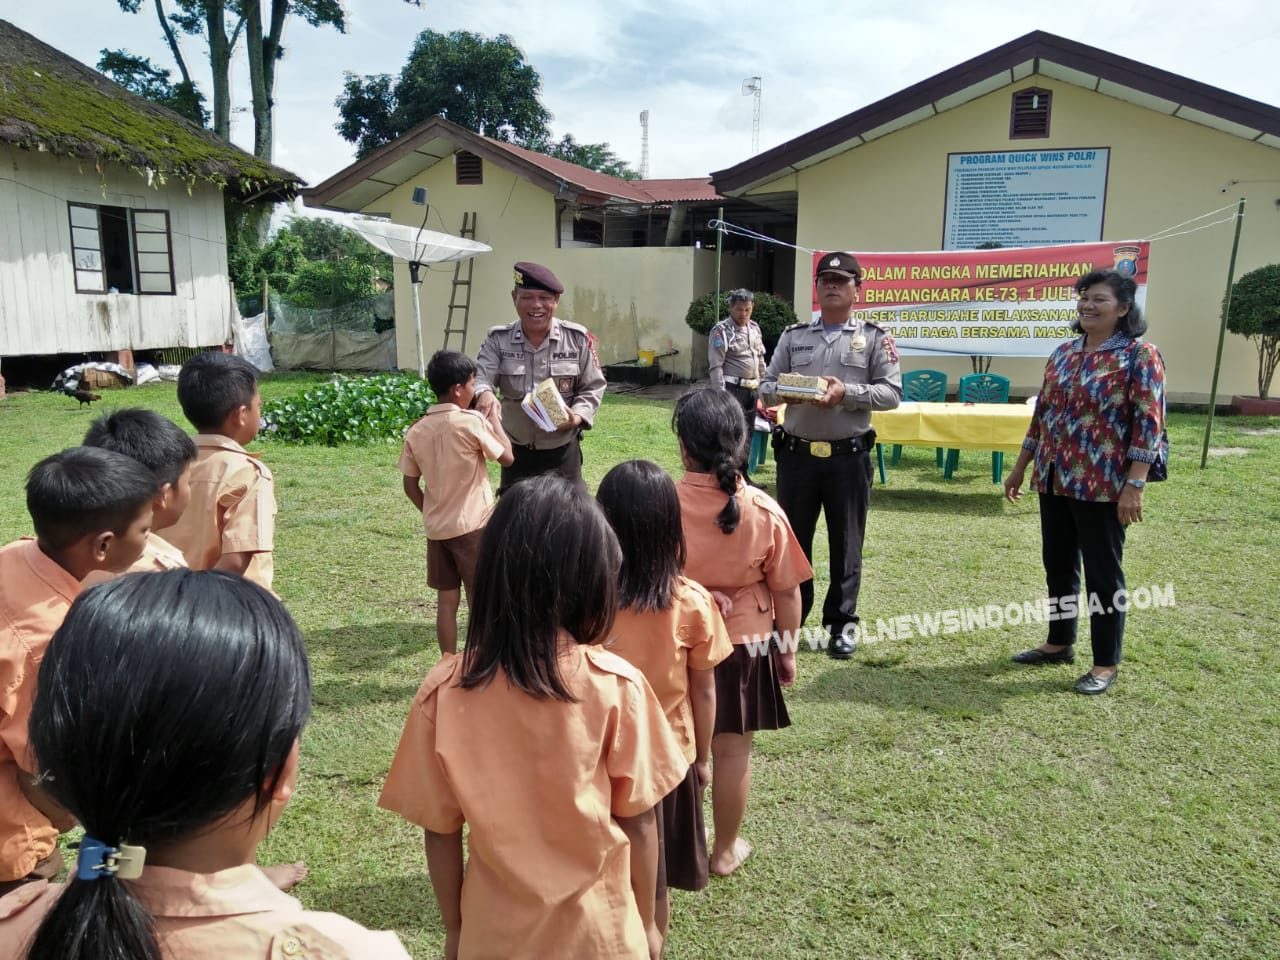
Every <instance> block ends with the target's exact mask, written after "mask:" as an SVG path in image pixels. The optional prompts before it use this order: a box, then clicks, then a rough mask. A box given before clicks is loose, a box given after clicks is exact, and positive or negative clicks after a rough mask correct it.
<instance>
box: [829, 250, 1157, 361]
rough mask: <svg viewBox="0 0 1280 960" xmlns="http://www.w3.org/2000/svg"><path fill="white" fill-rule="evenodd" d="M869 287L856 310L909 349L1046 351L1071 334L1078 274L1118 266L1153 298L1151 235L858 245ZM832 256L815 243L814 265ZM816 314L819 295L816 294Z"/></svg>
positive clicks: (1141, 296) (1142, 294) (1001, 353)
mask: <svg viewBox="0 0 1280 960" xmlns="http://www.w3.org/2000/svg"><path fill="white" fill-rule="evenodd" d="M851 252H852V253H853V254H854V256H856V257H857V258H858V263H859V264H861V266H862V272H863V277H862V288H861V291H860V296H859V302H858V303H856V304H854V314H855V316H859V317H861V318H862V319H864V320H868V321H870V322H872V323H875V324H876V325H878V326H880V327H883V328H885V329H886V330H888V331H889V332H890V333H892V334H893V336H894V339H895V340H896V341H897V343H898V350H899V352H901V353H903V354H906V355H908V356H924V355H930V354H931V355H935V356H937V355H943V356H972V355H975V354H978V355H982V354H986V355H990V356H997V357H1047V356H1049V354H1051V353H1052V352H1053V350H1054V348H1055V347H1057V346H1058V345H1059V344H1060V343H1062V341H1063V340H1067V339H1070V338H1071V337H1072V336H1074V334H1073V333H1072V332H1071V322H1072V321H1073V320H1074V319H1075V318H1076V292H1075V283H1076V281H1077V280H1078V279H1080V278H1081V277H1083V276H1084V275H1085V274H1086V273H1089V272H1090V271H1092V270H1110V269H1115V270H1119V271H1121V272H1122V273H1127V274H1129V275H1130V276H1132V277H1133V279H1134V281H1135V282H1136V283H1137V284H1138V294H1137V302H1138V305H1139V306H1142V305H1144V304H1145V303H1146V298H1147V261H1148V258H1149V257H1150V253H1151V244H1150V243H1147V242H1142V241H1132V242H1121V243H1071V244H1063V245H1060V246H1052V247H1002V248H998V249H995V250H946V251H939V252H930V253H859V252H857V251H851ZM824 255H825V251H818V252H815V253H814V255H813V263H814V266H815V267H816V266H817V263H818V260H819V259H821V258H822V257H823V256H824ZM813 312H814V316H815V317H816V316H817V315H818V303H817V297H816V295H815V297H814V300H813Z"/></svg>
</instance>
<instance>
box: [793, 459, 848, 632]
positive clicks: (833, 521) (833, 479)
mask: <svg viewBox="0 0 1280 960" xmlns="http://www.w3.org/2000/svg"><path fill="white" fill-rule="evenodd" d="M774 450H775V456H776V457H777V461H778V504H779V505H780V506H781V507H782V509H783V510H784V511H785V512H786V514H787V519H788V520H789V521H790V522H791V529H792V530H793V531H794V532H795V535H796V539H797V540H799V541H800V546H801V547H803V548H804V555H805V556H806V557H808V558H809V562H810V563H812V562H813V534H814V531H815V530H816V529H817V526H818V513H819V511H821V512H823V513H825V514H826V517H827V546H828V548H829V552H830V560H831V586H830V587H829V588H828V589H827V596H826V599H825V600H824V601H823V604H822V623H823V625H824V626H826V627H828V628H830V630H831V632H832V633H833V634H837V633H839V632H840V631H841V630H842V629H843V628H844V625H845V624H847V623H857V622H858V590H859V589H860V588H861V586H862V539H863V536H864V534H865V533H866V529H867V505H868V503H869V502H870V500H871V477H872V470H871V454H870V453H869V452H867V451H862V452H859V453H845V454H836V455H835V456H832V457H826V458H820V457H812V456H810V455H809V454H808V453H801V452H799V451H796V450H786V449H784V448H780V447H775V448H774ZM800 599H801V614H800V622H801V623H803V622H804V621H805V620H806V619H807V618H808V616H809V611H810V610H812V609H813V601H814V596H813V581H812V580H807V581H805V582H804V583H802V584H800Z"/></svg>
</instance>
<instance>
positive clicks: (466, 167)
mask: <svg viewBox="0 0 1280 960" xmlns="http://www.w3.org/2000/svg"><path fill="white" fill-rule="evenodd" d="M453 162H454V168H455V170H456V172H457V175H458V178H457V183H458V185H459V186H464V185H467V184H474V183H484V161H482V160H481V159H480V158H479V157H477V156H476V155H475V154H474V153H468V152H467V151H466V150H459V151H458V152H457V153H455V154H454V155H453Z"/></svg>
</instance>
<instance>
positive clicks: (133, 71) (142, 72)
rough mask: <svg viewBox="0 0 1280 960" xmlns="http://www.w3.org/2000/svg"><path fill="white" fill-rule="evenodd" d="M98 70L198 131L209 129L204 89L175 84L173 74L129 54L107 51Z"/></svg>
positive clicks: (187, 83) (100, 61)
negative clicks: (188, 122) (201, 128)
mask: <svg viewBox="0 0 1280 960" xmlns="http://www.w3.org/2000/svg"><path fill="white" fill-rule="evenodd" d="M98 69H99V70H100V71H101V72H103V73H105V74H106V75H107V76H108V77H110V78H111V79H112V80H114V81H115V82H116V83H118V84H120V86H122V87H124V88H125V89H126V90H128V91H129V92H130V93H134V94H137V95H138V96H140V97H143V98H145V99H147V100H151V101H154V102H155V103H158V104H160V105H161V106H165V107H168V108H169V109H170V110H172V111H173V112H174V113H176V114H178V115H179V116H182V117H186V118H187V119H188V120H190V121H191V122H192V123H194V124H195V125H196V126H198V127H204V126H208V124H209V111H208V110H206V109H205V107H204V94H203V93H201V92H200V89H199V88H198V87H197V86H196V85H195V84H194V83H193V82H192V81H190V80H179V81H178V82H177V83H174V82H173V81H171V80H170V79H169V77H170V72H169V71H168V70H165V69H162V68H160V67H157V66H155V65H154V64H153V63H152V62H151V59H150V58H149V57H138V56H135V55H133V54H131V53H129V52H128V51H127V50H103V51H102V56H101V57H99V58H98Z"/></svg>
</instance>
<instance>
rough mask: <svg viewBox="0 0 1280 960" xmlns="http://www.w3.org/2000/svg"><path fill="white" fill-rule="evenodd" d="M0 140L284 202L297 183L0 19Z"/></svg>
mask: <svg viewBox="0 0 1280 960" xmlns="http://www.w3.org/2000/svg"><path fill="white" fill-rule="evenodd" d="M0 142H3V143H10V144H13V145H14V146H17V147H20V148H22V149H25V150H47V151H48V152H49V153H51V154H54V155H55V156H65V157H76V158H79V159H82V160H90V161H94V162H100V161H106V162H111V163H118V164H121V165H122V166H125V167H129V168H130V169H132V170H136V171H137V172H138V173H139V174H140V175H142V176H145V177H153V176H154V177H158V178H160V179H178V180H204V181H209V182H212V183H216V184H218V185H219V186H226V187H227V188H228V189H229V190H231V191H232V192H233V193H234V194H237V195H239V196H240V197H242V198H246V199H247V198H253V199H274V200H287V199H289V198H291V197H293V196H294V195H295V194H296V193H297V191H298V188H299V187H300V186H301V185H302V180H301V178H300V177H298V176H297V175H296V174H293V173H290V172H289V171H288V170H285V169H283V168H282V167H277V166H275V165H273V164H270V163H267V162H266V161H265V160H261V159H259V158H258V157H255V156H253V154H250V153H246V152H245V151H243V150H241V149H240V148H239V147H237V146H235V145H234V144H231V143H228V142H227V141H226V140H223V139H222V138H221V137H218V136H217V135H216V134H214V133H213V132H212V131H211V130H204V129H202V128H200V127H197V126H196V125H195V124H193V123H190V122H189V121H187V120H185V119H184V118H182V117H180V116H178V114H176V113H174V112H173V111H171V110H169V109H167V108H165V107H162V106H160V105H159V104H157V103H153V102H152V101H150V100H146V99H144V98H142V97H139V96H135V95H134V94H132V93H130V92H129V91H128V90H125V89H124V87H122V86H120V85H119V84H117V83H115V82H113V81H111V80H109V79H107V78H106V77H105V76H103V75H102V74H100V73H98V72H97V71H96V70H92V69H90V68H89V67H87V66H85V65H84V64H83V63H80V61H78V60H76V59H74V58H72V57H69V56H67V55H66V54H65V53H62V52H61V51H60V50H57V49H55V48H53V47H51V46H49V45H48V44H46V43H43V42H42V41H40V40H38V39H37V38H36V37H33V36H32V35H31V34H29V33H27V32H25V31H23V30H19V29H18V28H17V27H15V26H14V25H13V24H11V23H9V22H7V21H5V20H0Z"/></svg>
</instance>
